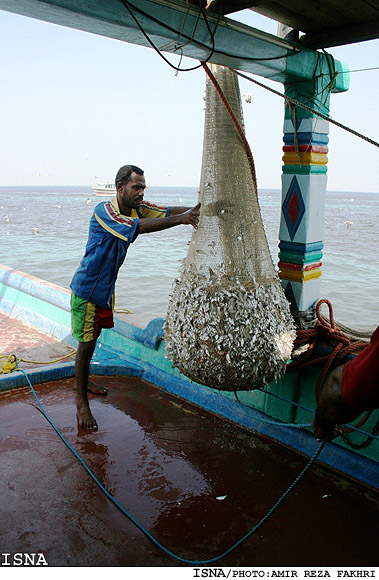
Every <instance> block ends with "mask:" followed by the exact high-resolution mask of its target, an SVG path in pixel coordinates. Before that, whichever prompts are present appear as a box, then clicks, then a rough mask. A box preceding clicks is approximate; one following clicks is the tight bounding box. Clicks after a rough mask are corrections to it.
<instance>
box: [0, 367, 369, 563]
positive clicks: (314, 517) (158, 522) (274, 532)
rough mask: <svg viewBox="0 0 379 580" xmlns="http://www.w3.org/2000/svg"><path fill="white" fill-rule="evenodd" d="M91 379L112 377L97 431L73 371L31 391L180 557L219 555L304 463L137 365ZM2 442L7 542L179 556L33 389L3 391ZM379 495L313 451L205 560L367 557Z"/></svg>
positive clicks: (68, 556)
mask: <svg viewBox="0 0 379 580" xmlns="http://www.w3.org/2000/svg"><path fill="white" fill-rule="evenodd" d="M95 380H96V382H97V383H98V384H101V385H104V386H106V387H107V388H108V394H107V395H106V396H98V397H96V396H94V395H91V407H92V410H93V413H94V416H95V417H96V419H97V421H98V424H99V430H98V431H97V432H85V431H83V430H81V429H80V428H79V427H78V425H77V421H76V417H75V396H74V390H73V389H74V379H73V378H68V379H64V380H61V381H54V382H51V383H45V384H42V385H39V386H37V387H35V390H36V393H37V395H38V398H39V400H40V402H41V404H42V405H43V408H44V409H45V411H46V413H47V414H48V415H49V417H50V418H51V420H52V421H53V422H54V424H55V425H56V426H57V428H58V429H59V430H60V432H61V433H62V434H63V436H64V437H65V438H66V440H67V441H68V442H69V444H70V445H71V446H72V447H73V449H75V450H76V451H77V453H78V454H79V455H80V456H81V458H82V459H83V460H84V462H85V463H86V465H87V466H88V468H89V469H90V470H91V471H92V472H93V473H94V475H95V476H96V478H97V479H98V480H99V482H100V483H101V484H102V485H103V486H104V487H105V488H106V489H107V490H108V491H109V493H110V494H111V495H112V496H113V497H114V498H115V499H116V500H117V502H119V504H120V505H121V506H122V507H123V508H124V509H125V510H127V511H128V512H129V513H130V514H131V515H132V517H133V518H135V519H136V520H137V521H138V522H140V523H141V525H142V526H144V528H145V529H147V530H148V532H149V533H151V534H152V535H153V536H154V537H155V538H156V539H157V540H158V541H159V542H160V543H161V544H162V545H163V546H165V547H167V548H168V549H169V550H170V551H172V552H174V553H175V554H177V555H179V556H181V557H184V558H186V559H190V560H205V559H209V558H213V557H216V556H218V555H220V554H222V553H223V552H224V551H225V550H227V549H228V548H229V547H230V546H232V545H233V544H234V543H235V542H236V541H237V540H239V539H240V538H241V537H242V536H244V535H245V534H246V533H247V532H248V531H249V530H250V529H251V528H252V527H253V526H254V525H256V524H257V522H259V521H260V519H261V518H262V517H263V516H265V514H266V513H267V512H268V511H269V510H270V509H271V508H272V506H273V505H274V504H275V502H276V501H277V499H278V498H279V497H281V495H282V494H283V493H284V492H285V491H286V489H287V488H288V487H289V486H290V484H291V483H292V482H293V481H294V479H295V478H296V477H297V476H298V474H299V473H300V472H301V471H302V469H303V467H304V466H305V465H306V463H307V458H305V457H303V456H301V455H300V454H297V453H294V452H292V451H290V450H288V449H286V448H285V447H283V446H281V445H279V444H276V443H274V442H272V441H271V440H269V439H266V438H263V437H262V436H259V435H257V434H255V433H252V432H249V431H247V430H244V429H242V428H240V427H238V426H236V425H234V424H231V423H229V422H227V421H225V420H223V419H221V418H219V417H217V416H215V415H212V414H210V413H208V412H207V411H205V410H203V409H200V408H198V407H195V406H194V405H191V404H189V403H187V402H185V401H183V400H182V399H180V398H177V397H174V396H172V395H170V394H168V393H167V392H164V391H162V390H161V389H158V388H157V387H155V386H153V385H151V384H149V383H147V382H145V381H144V380H142V379H141V378H139V377H133V378H132V377H114V376H113V377H96V378H95ZM0 441H1V443H0V445H1V448H0V454H1V457H0V461H1V466H2V478H1V495H0V497H1V528H0V529H1V531H0V538H1V540H0V541H1V547H2V552H3V553H9V554H11V555H12V554H15V553H19V552H22V553H42V554H43V555H44V558H45V559H46V561H47V563H48V564H49V565H50V566H75V567H76V566H84V567H91V566H96V567H98V566H111V567H112V566H113V567H114V566H139V567H151V566H156V567H159V566H160V567H164V566H166V567H168V566H183V565H185V564H183V563H181V562H179V561H177V560H175V559H174V558H172V557H170V556H169V555H167V554H166V553H164V552H163V551H162V550H161V549H159V548H158V547H157V546H155V545H154V544H153V543H152V542H151V541H150V540H149V539H148V538H147V537H146V536H145V535H144V534H143V533H142V532H141V531H140V530H139V529H138V528H137V527H136V526H135V525H134V524H133V523H132V522H131V521H130V520H129V519H128V518H127V517H126V516H125V515H124V514H123V513H121V511H120V510H119V509H118V508H117V507H116V506H115V505H113V503H112V502H111V501H110V499H109V498H108V497H107V496H106V495H105V494H104V493H103V491H102V490H101V489H100V488H99V487H98V485H97V484H96V483H95V481H94V480H93V479H92V478H91V477H90V475H89V473H88V472H87V471H86V470H85V468H84V467H83V465H82V464H81V463H80V462H79V461H78V459H77V457H75V455H74V454H73V453H72V452H71V450H70V449H69V448H68V447H67V446H65V444H64V443H63V442H62V440H61V439H60V438H59V436H58V435H57V433H56V432H55V431H54V429H53V428H52V427H51V425H50V424H49V423H48V421H47V420H46V418H45V417H44V415H43V414H42V413H41V412H40V411H39V409H38V405H37V402H36V399H35V397H34V395H33V393H32V392H31V389H30V388H18V389H14V390H11V391H4V392H2V393H0ZM316 448H317V443H316V441H315V449H316ZM378 507H379V506H378V493H377V492H376V491H375V490H374V489H372V488H369V487H366V486H364V485H362V484H359V483H357V482H355V481H353V480H351V479H348V478H346V477H344V476H342V475H340V474H337V473H335V472H333V471H331V470H330V469H327V468H324V467H322V466H321V465H320V464H315V465H314V466H313V467H312V468H311V470H310V471H309V472H308V473H307V474H306V475H305V477H304V478H303V479H302V480H301V481H300V483H299V484H298V485H297V486H296V487H295V489H294V490H293V491H292V492H291V493H290V495H289V496H288V497H287V498H286V499H285V501H284V502H283V504H282V505H280V506H279V508H278V509H277V510H276V511H275V512H274V513H273V515H272V516H271V517H270V518H269V519H268V521H267V522H266V523H265V524H264V525H263V526H262V527H261V528H259V530H258V531H257V532H256V533H255V534H254V535H252V536H251V537H250V538H249V539H247V540H246V541H245V542H244V543H242V544H241V545H240V546H239V547H238V548H236V549H235V550H234V551H233V552H231V553H230V554H229V555H228V556H226V557H224V558H222V559H221V560H219V561H218V562H216V563H215V564H214V565H216V566H250V567H251V566H254V568H256V567H258V566H270V567H275V566H281V567H283V566H288V567H295V566H296V567H302V566H307V567H309V566H313V567H316V566H322V567H325V566H327V567H332V566H333V567H335V566H338V567H342V568H346V567H353V566H354V567H362V566H375V565H377V540H376V532H377V522H378V515H379V513H378V512H379V510H378ZM189 565H191V564H189Z"/></svg>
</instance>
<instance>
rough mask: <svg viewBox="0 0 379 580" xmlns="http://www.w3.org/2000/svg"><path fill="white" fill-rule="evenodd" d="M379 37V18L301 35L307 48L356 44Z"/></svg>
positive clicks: (302, 41)
mask: <svg viewBox="0 0 379 580" xmlns="http://www.w3.org/2000/svg"><path fill="white" fill-rule="evenodd" d="M378 37H379V20H372V21H371V22H365V23H363V24H356V25H354V26H347V27H345V28H337V29H334V30H325V31H324V32H319V33H313V34H305V35H304V36H301V37H300V42H301V44H302V45H303V46H306V47H307V48H312V49H317V48H329V47H331V46H340V45H345V44H354V43H356V42H364V41H367V40H374V39H376V38H378Z"/></svg>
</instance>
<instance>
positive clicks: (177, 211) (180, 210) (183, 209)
mask: <svg viewBox="0 0 379 580" xmlns="http://www.w3.org/2000/svg"><path fill="white" fill-rule="evenodd" d="M190 209H191V208H190V207H180V206H178V205H175V206H171V207H170V215H178V214H180V213H185V212H186V211H188V210H190Z"/></svg>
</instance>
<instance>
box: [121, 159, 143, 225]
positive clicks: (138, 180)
mask: <svg viewBox="0 0 379 580" xmlns="http://www.w3.org/2000/svg"><path fill="white" fill-rule="evenodd" d="M115 182H116V189H117V200H118V204H119V207H120V211H121V213H123V214H125V215H129V214H130V210H132V209H133V208H137V207H138V206H139V205H140V203H141V201H142V200H143V193H144V191H145V189H146V182H145V176H144V173H143V170H142V169H140V168H139V167H137V166H136V165H123V166H122V167H120V169H119V170H118V172H117V175H116V179H115Z"/></svg>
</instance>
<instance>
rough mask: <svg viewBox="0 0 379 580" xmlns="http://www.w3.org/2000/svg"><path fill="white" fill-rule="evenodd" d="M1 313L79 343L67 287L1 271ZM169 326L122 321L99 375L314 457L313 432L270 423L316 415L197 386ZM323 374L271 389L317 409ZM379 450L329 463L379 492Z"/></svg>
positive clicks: (65, 372)
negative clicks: (150, 386)
mask: <svg viewBox="0 0 379 580" xmlns="http://www.w3.org/2000/svg"><path fill="white" fill-rule="evenodd" d="M0 310H1V311H2V312H5V313H8V314H10V315H11V316H14V317H15V318H18V319H20V320H22V321H23V322H25V323H27V324H28V325H30V326H32V327H34V328H36V329H38V330H43V332H46V333H48V334H50V335H51V336H55V337H56V338H58V339H59V340H62V341H63V342H65V343H67V344H69V345H70V346H74V347H75V346H76V344H77V343H76V341H74V339H73V338H72V336H71V333H70V311H69V310H70V294H69V292H68V291H67V290H65V289H63V288H62V289H60V288H59V287H56V286H52V285H49V284H46V283H45V282H44V281H41V280H38V279H37V278H33V277H30V276H27V275H24V274H22V273H19V272H17V273H16V272H14V271H10V270H9V269H6V268H4V267H1V266H0ZM162 326H163V320H162V319H154V320H152V321H151V322H150V323H149V324H147V326H146V327H145V328H144V329H141V328H137V327H135V326H133V325H132V324H129V323H127V322H125V321H123V320H120V319H117V317H116V318H115V328H114V329H111V330H105V331H103V332H102V334H101V336H100V339H99V341H98V346H97V348H96V351H95V355H94V358H93V362H92V364H91V372H92V373H93V374H99V375H101V374H106V375H132V376H135V375H137V376H141V377H143V378H144V379H146V380H147V381H150V382H152V383H154V384H156V385H157V386H159V387H161V388H162V389H164V390H166V391H168V392H170V393H173V394H176V395H178V396H180V397H182V398H184V399H187V400H189V401H191V402H192V403H194V404H196V405H199V406H201V407H204V408H206V409H208V410H209V411H211V412H213V413H216V414H218V415H221V416H223V417H225V418H226V419H228V420H230V421H232V422H235V423H238V424H240V425H242V426H243V427H246V428H248V429H253V430H257V431H259V432H260V433H262V434H264V435H267V436H269V437H272V438H274V439H276V440H278V441H280V442H281V443H284V444H285V445H287V446H289V447H292V448H293V449H296V450H298V451H300V452H302V453H306V454H311V452H312V449H313V448H314V445H315V438H314V436H313V434H312V432H311V430H310V429H309V428H305V429H304V428H301V429H300V428H290V427H286V426H280V425H271V424H270V423H265V422H264V421H272V420H274V421H275V420H276V421H280V422H284V423H286V422H288V423H297V424H304V423H308V424H309V423H310V421H311V413H310V412H309V411H307V410H304V409H302V408H299V407H296V406H294V405H293V404H292V403H290V402H286V401H281V400H279V399H276V398H275V397H274V396H272V395H271V394H268V393H266V392H261V391H251V392H240V393H238V398H239V401H240V402H238V401H237V400H236V398H235V395H234V393H228V392H225V391H224V392H219V391H215V390H213V389H210V388H208V387H205V386H204V385H198V384H196V383H194V382H193V381H191V380H190V379H188V378H187V377H184V376H183V375H182V374H181V373H180V372H179V371H178V370H177V369H174V368H172V365H171V363H170V362H169V361H168V360H167V359H166V358H165V346H164V341H163V330H162ZM16 354H17V353H16ZM319 373H320V369H319V368H317V367H310V368H308V369H307V370H306V371H291V370H290V369H289V370H288V371H287V373H286V374H285V376H284V377H283V378H282V379H281V380H280V381H278V383H275V384H272V385H270V386H269V387H268V391H269V392H271V393H272V394H273V395H275V394H277V395H279V396H281V397H285V398H286V399H288V400H290V401H294V402H295V403H298V404H299V405H302V406H304V407H307V408H310V409H313V408H314V407H315V396H314V385H315V383H316V381H317V378H318V376H319ZM29 375H30V378H31V381H32V383H33V384H38V383H41V382H46V381H52V380H57V379H60V378H64V377H69V376H73V375H74V363H62V364H59V363H58V364H53V365H49V366H48V367H45V368H44V369H37V370H33V371H30V373H29ZM25 384H26V380H25V378H24V376H23V375H22V374H21V373H13V374H12V375H1V376H0V390H6V389H9V388H15V387H19V386H25ZM373 415H374V416H373V417H372V418H371V419H370V421H369V422H368V423H367V424H366V425H365V427H364V428H365V430H366V429H367V430H370V429H372V428H373V426H374V424H375V422H376V420H377V415H378V413H377V412H376V414H373ZM362 438H364V436H363V435H361V434H358V433H354V434H353V435H352V436H351V439H352V441H354V442H359V441H361V440H362ZM378 443H379V442H378V441H373V442H372V443H371V445H370V446H369V447H367V448H366V449H363V450H361V451H359V452H357V451H354V450H351V449H350V448H348V447H346V445H345V444H344V443H343V442H338V443H330V444H328V445H327V446H326V447H325V450H324V451H323V458H322V461H323V462H324V463H326V464H328V465H330V466H332V467H334V468H336V469H339V470H341V471H344V472H346V473H347V474H348V475H350V476H352V477H355V478H357V479H360V480H362V481H364V482H365V483H367V484H369V485H377V483H376V484H375V483H374V482H375V481H376V482H377V469H378V465H377V461H376V459H375V457H377V455H378V451H379V445H378ZM375 454H376V455H375ZM375 478H376V479H375Z"/></svg>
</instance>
